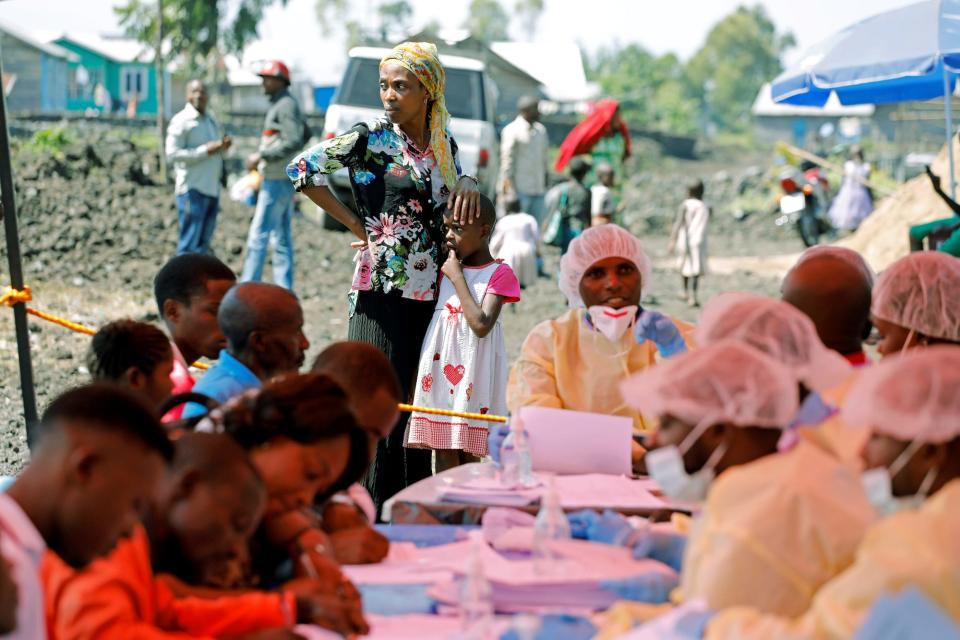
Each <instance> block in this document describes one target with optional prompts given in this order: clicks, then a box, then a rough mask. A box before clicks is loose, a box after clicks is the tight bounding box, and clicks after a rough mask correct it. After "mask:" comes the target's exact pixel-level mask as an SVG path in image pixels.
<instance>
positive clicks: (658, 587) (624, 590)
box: [600, 571, 680, 604]
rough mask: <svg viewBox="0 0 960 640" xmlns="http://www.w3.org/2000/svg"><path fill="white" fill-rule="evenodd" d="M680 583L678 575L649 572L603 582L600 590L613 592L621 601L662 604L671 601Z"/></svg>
mask: <svg viewBox="0 0 960 640" xmlns="http://www.w3.org/2000/svg"><path fill="white" fill-rule="evenodd" d="M679 581H680V579H679V578H678V576H677V575H676V574H672V575H667V574H664V573H663V572H661V571H649V572H647V573H641V574H640V575H638V576H634V577H632V578H626V579H624V580H607V581H605V582H601V583H600V588H601V589H606V590H607V591H611V592H613V593H614V594H615V595H616V596H617V598H619V599H620V600H633V601H635V602H648V603H650V604H662V603H664V602H667V601H668V600H669V599H670V592H671V591H673V590H674V589H676V588H677V584H678V583H679Z"/></svg>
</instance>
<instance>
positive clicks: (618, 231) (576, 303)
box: [560, 224, 652, 307]
mask: <svg viewBox="0 0 960 640" xmlns="http://www.w3.org/2000/svg"><path fill="white" fill-rule="evenodd" d="M607 258H625V259H627V260H629V261H631V262H632V263H633V264H635V265H637V269H639V270H640V287H641V290H643V289H646V288H647V287H648V286H649V284H650V275H651V273H652V267H651V266H650V259H649V258H648V257H647V254H646V253H644V251H643V247H642V246H640V241H639V240H638V239H637V238H636V236H634V235H633V234H632V233H630V232H629V231H627V230H626V229H624V228H623V227H619V226H617V225H615V224H604V225H600V226H599V227H590V228H589V229H587V230H586V231H584V232H583V233H582V234H580V235H579V236H577V237H576V238H575V239H574V240H573V242H571V243H570V248H569V249H568V250H567V252H566V253H565V254H564V255H563V257H562V258H560V291H562V292H563V295H565V296H567V302H568V303H569V304H570V306H571V307H582V306H583V300H581V299H580V280H582V279H583V274H584V273H586V271H587V269H589V268H590V267H591V266H593V265H594V264H596V263H598V262H600V261H601V260H606V259H607Z"/></svg>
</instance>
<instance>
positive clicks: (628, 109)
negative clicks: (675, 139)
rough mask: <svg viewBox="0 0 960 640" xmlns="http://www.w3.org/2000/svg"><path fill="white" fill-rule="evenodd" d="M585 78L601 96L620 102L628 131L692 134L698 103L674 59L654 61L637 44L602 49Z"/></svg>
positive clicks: (664, 57) (668, 56)
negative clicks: (587, 78) (630, 128)
mask: <svg viewBox="0 0 960 640" xmlns="http://www.w3.org/2000/svg"><path fill="white" fill-rule="evenodd" d="M587 75H588V77H589V78H590V79H591V80H592V81H594V82H597V83H598V84H599V85H600V88H601V89H602V90H603V93H604V95H606V96H609V97H611V98H614V99H616V100H618V101H619V102H620V109H621V112H622V113H623V116H624V119H625V120H626V121H627V123H628V124H629V125H630V126H631V127H637V128H641V129H653V130H658V131H665V132H670V133H675V134H691V133H693V132H695V131H696V129H697V114H698V107H699V102H698V100H697V98H696V96H695V95H692V94H691V92H690V84H689V82H688V81H687V79H686V75H685V72H684V68H683V65H682V64H681V63H680V60H678V59H677V57H676V56H675V55H673V54H667V55H663V56H660V57H655V56H653V55H652V54H651V53H650V52H649V51H647V50H646V49H644V48H643V47H642V46H640V45H638V44H630V45H627V46H625V47H612V48H608V49H602V50H600V51H599V52H598V53H597V55H596V57H595V58H594V60H593V61H592V62H589V63H588V67H587Z"/></svg>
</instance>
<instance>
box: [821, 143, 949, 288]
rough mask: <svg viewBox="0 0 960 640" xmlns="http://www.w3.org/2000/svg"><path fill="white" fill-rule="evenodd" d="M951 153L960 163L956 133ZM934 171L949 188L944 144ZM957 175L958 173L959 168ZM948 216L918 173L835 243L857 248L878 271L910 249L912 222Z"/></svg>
mask: <svg viewBox="0 0 960 640" xmlns="http://www.w3.org/2000/svg"><path fill="white" fill-rule="evenodd" d="M953 153H954V156H955V157H956V158H957V159H958V163H960V143H958V138H957V137H956V136H954V147H953ZM933 171H934V173H936V174H937V175H938V176H940V177H941V179H942V181H943V188H944V190H945V191H949V187H948V183H949V175H950V163H949V159H948V157H947V147H946V145H944V147H943V149H941V150H940V155H938V156H937V160H936V162H935V163H934V164H933ZM957 175H958V176H960V172H957ZM958 180H960V178H958ZM949 216H950V209H949V208H948V207H947V205H946V204H944V202H943V200H941V199H940V197H939V196H938V195H937V194H936V193H934V191H933V187H932V186H930V180H929V179H928V178H927V177H926V175H920V176H918V177H916V178H914V179H913V180H910V181H909V182H907V183H905V184H903V185H901V187H900V188H899V189H897V191H896V193H894V194H893V195H891V196H889V197H887V198H885V199H883V200H881V201H880V202H879V203H878V205H877V209H876V211H874V212H873V214H871V215H870V217H869V218H867V219H866V221H864V223H863V224H862V225H861V226H860V228H859V229H858V230H857V232H856V233H854V234H853V235H852V236H850V237H849V238H845V239H843V240H841V241H840V242H838V243H837V244H839V245H842V246H845V247H849V248H851V249H854V250H855V251H859V252H860V253H861V254H862V255H863V257H864V258H866V259H867V262H869V263H870V266H871V267H873V268H874V270H876V271H878V272H879V271H883V270H884V269H886V268H887V267H888V266H889V265H890V263H892V262H894V261H896V260H897V259H899V258H902V257H903V256H905V255H907V254H908V253H909V252H910V244H909V240H908V238H907V232H908V231H909V229H910V227H911V226H913V225H916V224H922V223H924V222H931V221H933V220H938V219H941V218H946V217H949Z"/></svg>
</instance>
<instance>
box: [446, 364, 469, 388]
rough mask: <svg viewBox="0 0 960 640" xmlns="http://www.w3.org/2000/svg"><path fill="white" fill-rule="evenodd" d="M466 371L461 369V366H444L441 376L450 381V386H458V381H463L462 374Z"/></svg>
mask: <svg viewBox="0 0 960 640" xmlns="http://www.w3.org/2000/svg"><path fill="white" fill-rule="evenodd" d="M465 371H466V369H464V368H463V365H462V364H458V365H457V366H453V365H452V364H448V365H444V367H443V375H445V376H446V377H447V380H449V381H450V384H452V385H453V386H457V385H458V384H460V381H461V380H463V374H464V372H465Z"/></svg>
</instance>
